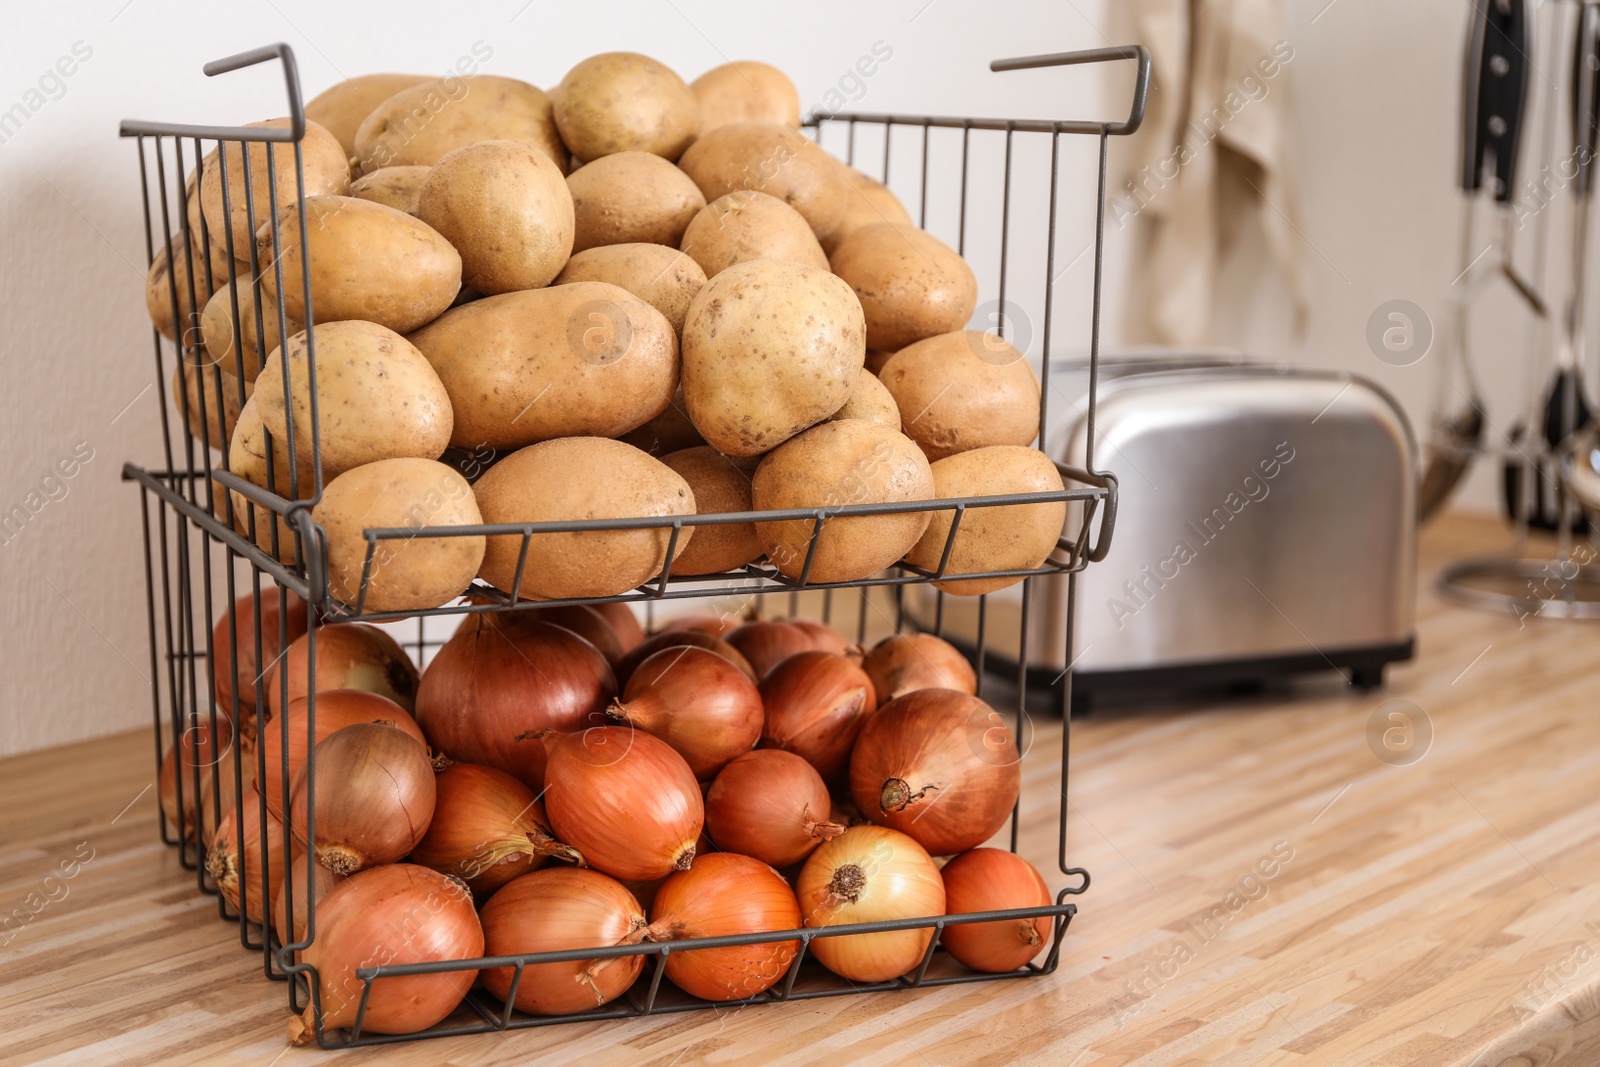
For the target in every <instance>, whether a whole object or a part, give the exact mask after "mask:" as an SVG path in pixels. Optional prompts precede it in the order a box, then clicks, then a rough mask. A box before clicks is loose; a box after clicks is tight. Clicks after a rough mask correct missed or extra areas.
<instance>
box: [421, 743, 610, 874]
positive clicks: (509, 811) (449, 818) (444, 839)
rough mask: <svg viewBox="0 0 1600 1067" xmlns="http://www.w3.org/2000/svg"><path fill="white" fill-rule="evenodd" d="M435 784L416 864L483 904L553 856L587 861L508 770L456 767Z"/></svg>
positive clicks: (477, 766)
mask: <svg viewBox="0 0 1600 1067" xmlns="http://www.w3.org/2000/svg"><path fill="white" fill-rule="evenodd" d="M434 785H435V789H436V795H435V799H434V804H433V819H432V820H431V821H430V822H429V823H428V832H427V833H425V834H423V835H422V840H421V841H419V842H417V846H416V848H414V849H412V850H411V862H413V863H420V864H422V865H423V866H424V867H432V868H433V869H434V870H436V871H442V872H443V873H445V874H451V875H455V876H456V877H457V878H460V879H461V880H462V881H464V882H466V883H467V885H468V886H469V887H471V889H472V893H473V896H475V897H477V898H478V899H479V900H482V899H484V898H486V897H488V896H489V895H490V894H491V893H493V892H494V891H495V890H497V889H499V888H500V887H501V886H503V885H505V884H506V883H507V882H509V881H511V879H513V878H515V877H517V876H518V875H522V874H527V873H528V872H529V871H531V870H533V869H534V868H535V867H538V866H539V865H540V864H542V863H543V862H544V861H545V860H546V859H549V858H551V857H556V858H559V859H564V860H567V861H569V862H573V863H582V862H583V857H582V856H580V855H579V854H578V852H577V850H576V849H573V848H571V847H569V846H567V845H564V844H562V843H561V842H560V841H557V840H556V839H555V837H554V836H553V835H552V834H551V832H550V825H549V823H548V821H547V820H546V818H545V813H544V805H542V804H540V803H539V799H538V798H537V797H535V796H534V795H533V790H531V789H529V788H528V787H527V786H525V785H523V784H522V783H521V782H519V781H517V780H516V779H515V778H513V777H511V775H509V774H507V773H506V772H504V771H497V770H495V769H494V768H493V767H485V766H483V765H481V764H477V763H454V764H451V765H450V766H448V767H446V768H444V770H442V771H440V772H439V773H438V775H437V776H436V777H435V779H434Z"/></svg>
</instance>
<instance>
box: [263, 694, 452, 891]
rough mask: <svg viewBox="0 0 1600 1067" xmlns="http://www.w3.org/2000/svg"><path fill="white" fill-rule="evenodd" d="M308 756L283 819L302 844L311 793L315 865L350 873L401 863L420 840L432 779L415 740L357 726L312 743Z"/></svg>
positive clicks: (377, 727)
mask: <svg viewBox="0 0 1600 1067" xmlns="http://www.w3.org/2000/svg"><path fill="white" fill-rule="evenodd" d="M312 756H313V758H312V762H311V764H310V765H308V766H306V767H302V768H301V770H300V775H299V777H298V778H297V779H296V781H295V786H294V795H293V797H292V798H291V800H290V803H289V818H290V826H291V827H293V829H294V834H295V838H296V840H298V841H299V842H300V844H301V845H305V844H306V843H307V841H306V826H307V818H306V816H307V806H308V800H310V799H311V798H310V787H312V786H315V789H316V794H315V800H314V803H315V805H316V808H315V811H316V825H315V826H314V827H312V835H313V836H314V837H315V838H316V845H315V849H314V851H315V853H316V857H317V862H318V863H320V864H322V865H323V866H324V867H326V868H328V870H330V871H333V872H334V873H335V874H354V873H355V872H357V871H360V870H364V869H366V868H368V867H376V866H378V865H379V864H384V863H394V862H395V861H397V860H400V859H403V858H404V857H405V856H406V855H407V854H408V853H410V851H411V850H412V849H413V848H415V847H416V846H417V842H419V841H421V840H422V835H423V834H424V833H426V832H427V829H428V821H429V820H430V819H431V818H432V817H433V804H434V795H435V790H434V781H433V777H434V772H433V761H432V760H430V759H429V758H428V752H427V750H426V749H425V748H423V747H422V745H421V743H419V742H418V741H417V739H416V738H414V737H412V736H411V735H409V734H407V733H405V732H404V731H401V730H397V729H395V728H394V727H393V726H383V725H381V724H379V723H371V722H368V723H357V724H356V725H354V726H346V727H344V728H343V729H341V730H337V731H335V732H334V733H333V734H331V735H330V736H329V737H328V738H327V740H325V741H320V742H318V744H317V747H316V748H315V749H314V750H313V751H312ZM307 771H311V772H312V773H310V774H307V773H306V772H307Z"/></svg>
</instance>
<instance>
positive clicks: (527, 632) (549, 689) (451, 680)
mask: <svg viewBox="0 0 1600 1067" xmlns="http://www.w3.org/2000/svg"><path fill="white" fill-rule="evenodd" d="M523 615H524V613H522V612H517V613H514V614H506V613H486V614H480V615H470V616H468V617H467V619H466V621H465V622H463V623H462V624H461V626H460V628H459V629H457V630H456V632H455V633H454V634H453V635H451V637H450V640H448V641H446V642H445V643H444V646H443V647H442V648H440V649H439V652H438V654H437V655H435V656H434V658H433V662H431V663H429V664H428V670H427V673H426V674H425V675H424V676H423V678H422V686H421V688H420V689H419V690H418V691H417V712H416V715H417V724H418V725H419V726H421V727H422V732H423V733H424V734H426V735H427V738H428V742H429V743H430V744H432V745H433V750H434V752H435V753H441V754H443V755H446V756H448V757H449V758H451V759H453V760H459V761H460V762H463V763H482V764H484V765H486V766H489V767H494V768H496V769H498V770H502V771H505V772H506V773H507V774H510V775H512V776H513V777H515V778H517V779H519V780H520V781H522V782H523V783H524V784H525V785H527V786H529V787H530V788H532V789H535V790H537V789H540V788H542V787H543V784H544V765H545V745H544V743H543V742H542V741H540V740H539V735H540V734H541V733H543V732H544V731H546V730H560V731H566V730H581V729H583V728H584V727H586V726H592V725H594V724H595V723H599V722H603V721H604V718H603V716H604V713H605V709H606V705H607V704H609V703H610V702H611V699H612V698H613V697H615V696H616V695H617V688H616V683H615V681H613V678H612V674H611V667H610V665H609V664H607V663H606V659H605V657H604V656H603V655H601V654H600V651H599V650H598V649H596V648H595V647H594V646H593V645H591V644H590V643H589V642H587V641H585V640H584V639H583V638H581V637H579V636H578V635H577V634H575V633H573V632H572V631H571V630H567V629H564V628H562V627H560V626H553V625H551V624H550V623H547V622H539V621H537V620H536V619H532V618H524V617H523Z"/></svg>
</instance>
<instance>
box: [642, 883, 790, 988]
mask: <svg viewBox="0 0 1600 1067" xmlns="http://www.w3.org/2000/svg"><path fill="white" fill-rule="evenodd" d="M650 918H651V924H650V937H651V939H652V940H655V941H663V940H674V941H675V940H678V939H680V938H685V937H725V936H729V935H732V934H760V933H772V932H776V931H780V930H798V929H799V928H800V904H799V902H798V901H796V900H795V895H794V891H793V890H791V889H790V888H789V883H788V882H785V881H784V880H783V876H782V875H780V874H779V873H778V872H777V871H775V870H773V869H772V868H771V867H769V866H767V865H766V864H765V863H762V862H761V861H760V860H755V859H751V858H750V857H749V856H739V855H735V854H734V853H731V852H713V853H711V854H710V855H707V856H702V857H700V859H699V860H697V861H696V862H695V865H694V867H692V868H691V869H689V870H687V871H678V872H677V873H676V874H673V875H670V876H669V877H668V878H667V880H666V881H665V882H662V883H661V888H660V889H659V890H657V892H656V898H655V902H654V904H653V905H652V906H651V909H650ZM799 947H800V942H798V941H773V942H767V943H764V944H755V945H738V946H731V947H728V948H702V949H695V950H693V951H690V952H673V953H670V954H669V955H668V956H667V963H666V972H667V977H668V978H670V979H672V981H673V982H674V983H675V984H676V985H677V986H678V988H680V989H682V990H683V991H684V992H686V993H689V994H691V995H693V996H697V997H703V998H704V999H706V1000H743V999H745V998H746V997H754V996H759V995H760V994H762V993H764V992H766V991H767V990H768V989H771V988H772V987H773V986H774V985H776V984H777V982H778V980H779V979H781V978H782V977H783V975H784V972H786V971H787V970H788V969H789V965H790V964H791V963H792V962H794V955H795V952H796V951H797V950H798V949H799Z"/></svg>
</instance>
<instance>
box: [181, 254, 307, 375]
mask: <svg viewBox="0 0 1600 1067" xmlns="http://www.w3.org/2000/svg"><path fill="white" fill-rule="evenodd" d="M236 290H237V293H238V296H237V298H235V296H234V293H235V291H236ZM235 299H237V300H238V304H239V330H238V332H239V333H240V334H241V335H242V340H241V343H240V344H239V346H238V350H237V351H235V348H234V328H233V305H234V301H235ZM305 328H306V327H305V323H303V322H296V321H295V320H294V319H290V320H289V335H290V336H293V335H295V334H297V333H299V332H300V331H301V330H303V329H305ZM261 329H262V330H263V331H264V332H265V334H266V338H267V343H266V344H265V345H262V344H261V343H259V341H258V340H257V338H256V333H257V332H258V331H257V328H256V293H255V285H254V284H253V283H252V282H251V281H250V279H249V278H241V279H239V280H237V281H232V282H229V283H228V284H227V285H224V286H223V287H222V288H220V289H218V290H217V291H216V292H215V293H212V294H211V299H210V300H208V301H206V307H205V310H204V311H203V312H201V314H200V334H201V337H202V339H203V340H204V341H205V346H206V354H207V357H208V358H209V360H210V362H212V363H215V364H218V365H220V366H221V367H222V369H223V370H224V371H227V372H228V373H229V374H241V373H242V374H243V375H244V380H245V381H247V382H253V381H255V380H256V376H257V375H259V374H260V373H261V357H262V354H263V352H265V353H266V354H271V353H272V352H273V350H275V349H276V348H277V347H278V345H279V343H280V342H279V337H278V308H277V305H276V304H268V305H267V306H266V307H264V308H262V309H261Z"/></svg>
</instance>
